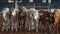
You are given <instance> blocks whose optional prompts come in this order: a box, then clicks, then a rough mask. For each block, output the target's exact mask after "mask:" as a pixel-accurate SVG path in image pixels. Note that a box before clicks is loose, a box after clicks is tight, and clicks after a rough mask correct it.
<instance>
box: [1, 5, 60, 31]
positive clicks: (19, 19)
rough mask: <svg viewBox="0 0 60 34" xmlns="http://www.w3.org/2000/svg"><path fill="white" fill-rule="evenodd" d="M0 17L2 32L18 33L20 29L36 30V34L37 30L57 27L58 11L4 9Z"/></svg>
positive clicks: (59, 11) (59, 15)
mask: <svg viewBox="0 0 60 34" xmlns="http://www.w3.org/2000/svg"><path fill="white" fill-rule="evenodd" d="M52 11H53V12H52ZM1 17H3V25H2V31H4V30H6V31H8V30H9V29H11V31H13V30H14V29H15V30H16V31H18V28H19V29H21V28H22V30H25V29H28V30H29V31H32V30H35V29H36V32H38V30H39V29H41V30H46V29H47V28H49V30H52V27H54V26H55V25H58V23H59V21H60V19H59V18H60V9H53V10H51V13H50V12H49V11H48V10H44V9H41V10H36V9H35V8H30V9H27V8H26V7H25V6H22V7H20V8H19V9H17V8H11V9H9V8H4V9H3V10H2V11H1ZM49 26H51V27H49Z"/></svg>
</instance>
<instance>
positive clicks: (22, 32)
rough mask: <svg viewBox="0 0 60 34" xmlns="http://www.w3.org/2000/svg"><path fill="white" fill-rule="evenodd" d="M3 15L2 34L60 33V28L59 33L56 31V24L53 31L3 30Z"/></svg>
mask: <svg viewBox="0 0 60 34" xmlns="http://www.w3.org/2000/svg"><path fill="white" fill-rule="evenodd" d="M2 21H3V20H2V17H0V34H60V33H59V31H60V28H59V29H58V30H59V31H58V33H57V31H56V29H57V26H55V27H54V28H53V30H52V31H51V32H48V31H47V32H46V31H40V30H39V32H35V31H31V32H30V31H27V30H25V31H22V30H18V31H17V32H16V31H13V32H12V31H3V32H2V31H1V29H2Z"/></svg>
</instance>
